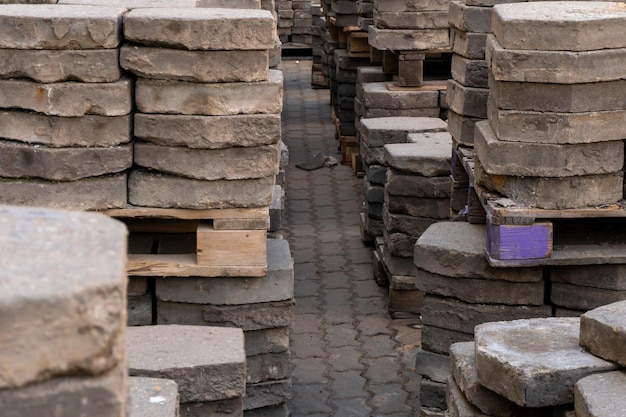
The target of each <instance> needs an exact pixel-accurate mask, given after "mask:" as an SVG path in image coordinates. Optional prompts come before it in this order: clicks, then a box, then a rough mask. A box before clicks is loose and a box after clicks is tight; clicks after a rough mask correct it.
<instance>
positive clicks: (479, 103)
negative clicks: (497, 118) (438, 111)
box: [448, 79, 495, 119]
mask: <svg viewBox="0 0 626 417" xmlns="http://www.w3.org/2000/svg"><path fill="white" fill-rule="evenodd" d="M494 94H495V93H494ZM488 96H489V89H488V88H476V87H467V86H465V85H462V84H460V83H459V82H457V81H455V80H452V79H449V80H448V105H449V106H450V110H452V111H453V112H455V113H458V114H462V115H464V116H469V117H477V118H482V119H486V118H487V97H488Z"/></svg>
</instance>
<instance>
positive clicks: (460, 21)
mask: <svg viewBox="0 0 626 417" xmlns="http://www.w3.org/2000/svg"><path fill="white" fill-rule="evenodd" d="M492 10H493V8H492V7H480V6H468V5H467V4H464V3H463V2H461V1H451V2H450V8H449V10H448V16H449V17H448V19H449V22H450V27H453V28H456V29H458V30H460V31H462V32H474V33H490V32H491V12H492Z"/></svg>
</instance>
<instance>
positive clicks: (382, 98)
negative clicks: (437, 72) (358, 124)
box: [363, 82, 439, 116]
mask: <svg viewBox="0 0 626 417" xmlns="http://www.w3.org/2000/svg"><path fill="white" fill-rule="evenodd" d="M438 103H439V92H438V91H436V90H431V89H422V90H410V91H390V90H389V89H388V88H387V83H385V82H377V83H365V84H363V106H364V107H365V108H366V109H388V110H401V109H428V108H434V107H439V106H438ZM364 116H365V114H364Z"/></svg>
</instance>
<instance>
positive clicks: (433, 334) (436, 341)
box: [422, 326, 473, 356]
mask: <svg viewBox="0 0 626 417" xmlns="http://www.w3.org/2000/svg"><path fill="white" fill-rule="evenodd" d="M471 340H473V335H472V334H470V333H463V332H457V331H456V330H449V329H444V328H441V327H435V326H422V349H425V350H428V351H430V352H434V353H438V354H440V355H446V356H447V355H449V354H450V345H452V344H453V343H459V342H469V341H471Z"/></svg>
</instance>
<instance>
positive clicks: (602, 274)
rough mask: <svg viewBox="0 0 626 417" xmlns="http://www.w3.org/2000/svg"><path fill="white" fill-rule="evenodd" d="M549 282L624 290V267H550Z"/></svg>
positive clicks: (625, 286) (625, 285)
mask: <svg viewBox="0 0 626 417" xmlns="http://www.w3.org/2000/svg"><path fill="white" fill-rule="evenodd" d="M550 281H551V282H553V283H554V282H560V283H563V284H572V285H579V286H583V287H592V288H602V289H605V290H616V291H625V290H626V265H621V264H618V265H577V266H567V265H563V266H553V267H550Z"/></svg>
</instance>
